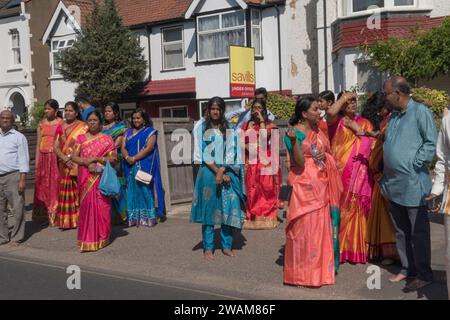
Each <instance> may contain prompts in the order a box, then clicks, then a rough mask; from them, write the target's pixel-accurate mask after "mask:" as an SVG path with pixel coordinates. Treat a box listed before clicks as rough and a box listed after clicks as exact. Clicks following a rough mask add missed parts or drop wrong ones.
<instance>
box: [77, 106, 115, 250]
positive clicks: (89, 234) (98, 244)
mask: <svg viewBox="0 0 450 320" xmlns="http://www.w3.org/2000/svg"><path fill="white" fill-rule="evenodd" d="M87 123H88V127H89V131H88V132H87V133H86V134H83V135H80V136H79V137H78V139H77V145H76V147H75V150H74V152H73V154H72V160H73V161H74V162H75V163H77V164H78V165H79V171H78V190H79V193H80V216H79V220H78V247H79V248H80V251H82V252H83V251H97V250H99V249H101V248H104V247H106V246H107V245H108V243H109V236H110V234H111V199H110V198H108V197H106V196H104V195H103V194H101V193H100V191H99V183H100V179H101V176H102V171H103V166H104V165H105V164H106V162H107V161H109V162H111V164H114V163H115V161H116V159H117V152H116V147H115V145H114V140H113V139H112V138H111V137H110V136H108V135H106V134H104V133H102V132H101V114H100V113H99V112H98V111H93V112H91V113H90V114H89V116H88V119H87Z"/></svg>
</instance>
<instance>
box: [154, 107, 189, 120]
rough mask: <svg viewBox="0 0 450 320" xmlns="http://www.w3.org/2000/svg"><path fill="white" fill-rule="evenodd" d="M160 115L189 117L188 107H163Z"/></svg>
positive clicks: (163, 116)
mask: <svg viewBox="0 0 450 320" xmlns="http://www.w3.org/2000/svg"><path fill="white" fill-rule="evenodd" d="M159 116H160V117H161V118H188V117H189V113H188V107H187V106H181V107H162V108H160V109H159Z"/></svg>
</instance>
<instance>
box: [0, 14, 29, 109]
mask: <svg viewBox="0 0 450 320" xmlns="http://www.w3.org/2000/svg"><path fill="white" fill-rule="evenodd" d="M28 19H29V17H28V16H27V15H22V16H16V17H9V18H3V19H0V43H1V44H2V45H1V46H0V110H3V109H5V108H8V109H9V108H12V107H13V105H12V101H11V99H12V98H13V97H14V95H15V94H20V95H22V97H23V98H24V100H25V107H28V108H32V107H33V105H34V97H33V87H32V83H33V82H32V79H31V47H30V30H29V24H28ZM12 29H17V30H18V32H19V39H20V54H21V64H20V65H16V66H14V65H13V56H12V50H11V36H10V34H9V32H10V30H12Z"/></svg>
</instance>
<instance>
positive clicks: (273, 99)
mask: <svg viewBox="0 0 450 320" xmlns="http://www.w3.org/2000/svg"><path fill="white" fill-rule="evenodd" d="M295 103H296V101H295V99H294V98H292V97H288V96H284V95H282V94H277V93H269V96H268V97H267V109H269V110H270V111H271V112H272V113H273V114H274V115H275V117H276V118H277V119H281V120H289V119H290V118H291V117H292V115H293V114H294V112H295Z"/></svg>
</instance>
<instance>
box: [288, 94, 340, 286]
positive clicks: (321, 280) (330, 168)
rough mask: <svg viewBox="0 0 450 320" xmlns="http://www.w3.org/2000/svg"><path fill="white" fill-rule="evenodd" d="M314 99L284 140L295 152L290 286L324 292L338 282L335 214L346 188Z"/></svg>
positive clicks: (300, 109)
mask: <svg viewBox="0 0 450 320" xmlns="http://www.w3.org/2000/svg"><path fill="white" fill-rule="evenodd" d="M319 114H320V111H319V107H318V103H317V102H316V101H315V99H314V98H303V99H301V100H299V101H298V102H297V105H296V107H295V115H294V116H293V118H292V119H291V123H290V124H291V126H292V128H289V129H288V132H287V135H286V136H285V138H284V141H285V144H286V147H287V149H288V151H289V158H290V160H289V162H290V171H289V176H288V185H290V186H292V194H291V198H290V200H289V205H288V210H287V226H286V246H285V258H284V283H285V284H290V285H297V286H311V287H319V286H323V285H331V284H334V283H335V262H334V248H333V247H334V245H333V228H332V222H331V214H330V213H331V211H332V210H333V209H337V208H339V198H340V195H341V192H342V183H341V178H340V177H339V173H338V171H337V169H336V163H335V161H334V159H333V157H332V155H331V149H330V143H329V141H328V137H327V135H326V133H323V132H322V131H321V130H320V129H319V128H318V122H319V120H320V116H319Z"/></svg>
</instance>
